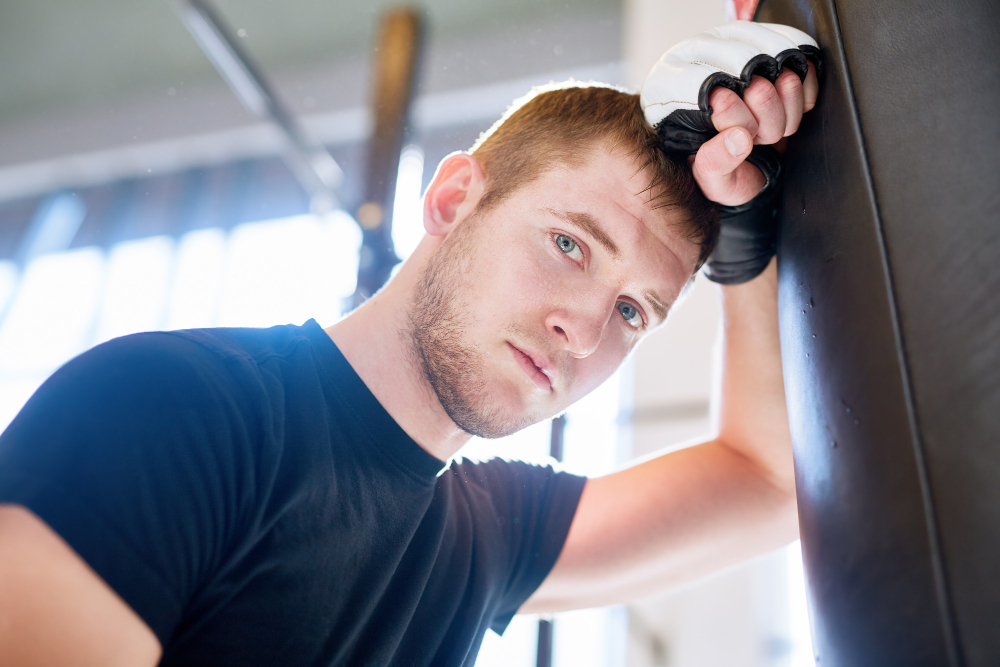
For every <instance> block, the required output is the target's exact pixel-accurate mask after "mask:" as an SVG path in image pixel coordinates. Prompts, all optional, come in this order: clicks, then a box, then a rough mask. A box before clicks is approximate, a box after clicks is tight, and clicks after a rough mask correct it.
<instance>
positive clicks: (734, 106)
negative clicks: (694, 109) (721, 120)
mask: <svg viewBox="0 0 1000 667" xmlns="http://www.w3.org/2000/svg"><path fill="white" fill-rule="evenodd" d="M708 103H709V104H710V105H711V107H712V112H713V113H714V114H717V115H721V116H727V115H731V114H732V113H733V112H739V111H740V107H742V106H743V101H742V100H740V96H739V95H737V94H736V93H734V92H733V91H731V90H729V89H728V88H722V87H719V88H716V89H715V90H713V91H712V92H711V93H710V94H709V96H708Z"/></svg>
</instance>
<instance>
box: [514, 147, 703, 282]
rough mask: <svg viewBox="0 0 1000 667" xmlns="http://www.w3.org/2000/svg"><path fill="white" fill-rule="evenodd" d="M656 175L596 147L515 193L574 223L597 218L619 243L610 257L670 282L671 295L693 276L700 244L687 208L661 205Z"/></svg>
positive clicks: (524, 202) (523, 202) (629, 270)
mask: <svg viewBox="0 0 1000 667" xmlns="http://www.w3.org/2000/svg"><path fill="white" fill-rule="evenodd" d="M652 179H653V174H652V170H650V169H641V168H640V165H639V164H638V163H637V162H636V160H634V159H633V158H631V157H629V156H627V155H622V154H619V153H615V152H612V151H608V150H606V149H604V148H603V147H598V148H595V149H594V150H593V151H592V152H591V153H590V154H589V155H588V156H586V158H585V159H584V160H582V161H581V162H580V164H577V165H572V166H569V165H554V166H552V167H551V168H550V169H548V170H546V171H545V172H543V173H542V175H541V176H539V178H537V179H536V180H534V181H532V182H530V183H528V184H526V185H525V186H524V187H523V188H522V189H521V190H520V191H519V192H518V193H516V194H514V195H513V197H512V198H514V199H518V200H520V202H519V205H520V206H525V207H527V208H529V209H530V210H532V211H538V212H540V213H541V214H542V215H548V216H549V217H552V218H557V219H560V218H561V219H563V220H566V221H568V222H570V223H572V221H573V219H574V218H579V216H580V215H581V214H583V215H585V216H587V217H589V218H591V219H592V220H594V221H596V222H597V223H598V224H599V225H600V227H601V229H602V230H603V231H604V232H605V233H606V234H607V236H608V237H610V239H611V240H612V241H614V243H615V245H616V246H618V248H619V249H620V252H619V253H617V254H616V253H613V252H607V255H608V259H609V260H610V261H613V262H614V263H617V264H618V265H619V268H620V269H621V270H622V271H623V272H625V273H626V274H627V275H628V276H631V279H632V280H634V281H638V278H637V276H642V277H644V278H645V279H646V280H645V282H649V281H650V280H654V281H656V282H661V283H663V282H666V283H668V285H665V286H664V285H661V287H660V289H661V290H663V291H666V292H667V293H665V294H664V295H663V296H664V297H665V298H669V299H670V300H671V301H673V300H674V299H675V298H676V297H677V295H678V294H679V293H680V290H681V289H682V288H683V286H684V284H686V283H687V281H688V279H689V278H690V277H691V274H692V272H693V271H694V267H695V265H696V263H697V260H698V254H699V251H700V248H699V246H698V245H697V244H696V243H693V242H692V241H690V240H688V239H687V238H685V235H684V224H685V222H686V219H687V212H686V211H684V210H682V209H679V208H678V207H674V206H663V205H662V204H663V203H664V200H663V199H657V198H656V197H655V194H656V193H654V192H651V191H650V188H649V185H650V183H651V181H652ZM574 226H576V227H581V225H578V224H577V225H574ZM583 227H584V228H585V227H586V226H585V225H584V226H583ZM591 236H592V235H591ZM594 240H596V241H597V242H598V243H597V244H596V245H600V246H605V247H604V250H605V251H607V248H606V244H604V243H602V242H601V240H600V239H594Z"/></svg>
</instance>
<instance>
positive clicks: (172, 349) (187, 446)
mask: <svg viewBox="0 0 1000 667" xmlns="http://www.w3.org/2000/svg"><path fill="white" fill-rule="evenodd" d="M241 391H242V390H241V389H240V388H239V387H238V386H233V381H232V379H231V374H227V372H226V360H224V359H221V358H219V357H218V356H216V355H215V354H213V353H212V352H210V351H208V350H207V349H205V348H203V347H202V346H200V345H199V344H197V343H194V342H192V341H190V340H186V339H184V338H182V337H179V336H175V335H171V334H162V333H161V334H139V335H135V336H128V337H125V338H119V339H116V340H114V341H111V342H109V343H105V344H103V345H100V346H98V347H96V348H94V349H92V350H90V351H89V352H86V353H84V354H83V355H81V356H79V357H77V358H76V359H74V360H72V361H70V362H69V363H68V364H66V365H65V366H64V367H62V368H61V369H60V370H58V371H57V372H56V373H55V374H53V375H52V377H50V378H49V379H48V380H47V381H46V382H45V383H44V384H43V385H42V386H41V387H40V388H39V389H38V391H37V392H36V393H35V394H34V396H33V397H32V398H31V399H30V400H29V401H28V403H27V404H26V405H25V407H24V408H23V409H22V410H21V412H20V413H19V414H18V416H17V417H16V418H15V419H14V421H13V422H12V423H11V425H10V426H9V427H8V428H7V430H6V431H5V432H4V433H3V435H0V502H9V503H17V504H20V505H23V506H25V507H27V508H28V509H30V510H31V511H32V512H34V513H35V514H36V515H37V516H39V517H40V518H41V519H42V520H44V521H45V522H46V523H47V524H48V525H49V526H51V527H52V528H53V529H54V530H55V531H56V532H57V533H59V534H60V535H61V536H62V537H63V539H65V540H66V542H68V543H69V545H70V546H71V547H72V548H73V549H74V550H75V551H76V552H77V553H78V554H79V555H80V556H81V557H82V558H83V559H84V560H85V561H87V563H88V564H89V565H90V566H91V567H92V568H93V569H94V570H95V571H96V572H97V574H98V575H100V576H101V577H102V578H103V579H104V580H105V581H106V582H107V583H108V584H109V585H110V586H111V587H112V588H113V589H114V590H115V591H116V592H117V593H118V594H119V595H120V596H121V597H122V598H123V599H124V600H125V601H126V602H127V603H128V604H129V605H130V606H131V607H132V608H133V609H134V610H135V611H136V612H137V613H138V614H139V616H141V617H142V618H143V619H144V620H145V621H146V623H147V624H148V625H149V626H150V628H151V629H152V630H153V631H154V632H155V633H156V635H157V637H158V638H159V639H160V642H161V644H163V645H166V643H167V641H168V640H169V639H170V637H171V635H172V634H173V632H174V629H175V628H176V626H177V624H178V622H179V621H180V618H181V614H182V610H183V609H184V607H185V606H186V605H187V604H188V603H189V601H190V600H191V598H192V596H194V595H195V593H196V592H197V590H198V589H199V587H200V586H201V585H202V584H203V583H204V579H205V578H206V577H207V576H208V574H209V573H210V572H211V571H212V569H213V567H214V565H215V564H216V563H217V562H218V561H219V559H220V558H222V557H223V552H224V550H225V549H226V543H227V536H228V535H230V534H231V533H232V529H233V527H234V524H235V523H236V513H237V506H238V505H239V502H240V498H239V493H240V487H241V483H240V479H239V472H238V471H240V470H241V469H243V470H246V467H247V460H246V458H247V456H249V454H248V447H247V446H246V443H247V442H248V436H247V432H246V428H247V427H246V425H245V424H243V423H242V422H241V421H240V419H239V416H238V415H239V414H240V410H239V409H238V404H239V403H240V401H245V400H246V398H245V396H246V394H245V393H241ZM240 443H243V444H242V445H241V444H240Z"/></svg>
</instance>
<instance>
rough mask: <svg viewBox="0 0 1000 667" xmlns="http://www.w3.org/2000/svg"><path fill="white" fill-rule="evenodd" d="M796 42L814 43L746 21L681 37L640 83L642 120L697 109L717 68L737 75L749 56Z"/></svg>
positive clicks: (778, 51)
mask: <svg viewBox="0 0 1000 667" xmlns="http://www.w3.org/2000/svg"><path fill="white" fill-rule="evenodd" d="M800 45H808V46H815V45H816V43H815V42H814V41H813V40H812V38H811V37H809V35H807V34H804V33H802V32H800V31H798V30H795V29H794V28H789V27H788V26H782V25H775V26H770V25H761V24H754V23H750V22H749V21H731V22H730V23H726V24H725V25H722V26H719V27H717V28H713V29H712V30H709V31H707V32H703V33H699V34H697V35H695V36H694V37H691V38H690V39H686V40H684V41H683V42H680V43H678V44H676V45H674V46H672V47H671V48H670V49H668V50H667V52H666V53H664V54H663V56H662V57H661V58H660V59H659V60H658V61H657V62H656V64H655V65H653V68H652V69H651V70H650V72H649V74H648V75H647V76H646V80H645V82H644V83H643V84H642V94H641V98H640V99H641V104H642V109H643V112H644V113H645V115H646V122H647V123H649V124H650V126H652V127H656V126H657V124H659V122H660V121H661V120H663V119H664V118H665V117H666V116H668V115H670V114H671V113H672V112H674V111H677V110H681V109H686V110H689V111H694V110H697V109H698V108H699V95H700V93H701V90H702V84H703V83H704V82H705V80H706V79H708V78H709V77H711V76H712V75H713V74H717V73H720V72H721V73H724V74H728V75H729V76H730V77H733V78H735V79H740V78H741V77H742V76H743V74H744V68H745V67H746V66H747V63H749V62H750V61H751V60H753V59H754V58H756V57H758V56H761V55H767V56H770V57H771V58H777V57H778V56H779V55H780V54H782V53H784V52H786V51H792V50H797V49H798V47H799V46H800ZM746 83H749V77H747V81H746ZM702 110H703V111H704V110H705V109H702Z"/></svg>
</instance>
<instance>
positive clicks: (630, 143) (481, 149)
mask: <svg viewBox="0 0 1000 667" xmlns="http://www.w3.org/2000/svg"><path fill="white" fill-rule="evenodd" d="M602 144H603V145H604V147H606V148H607V149H608V150H609V151H623V152H624V154H625V155H626V156H628V157H631V158H632V159H633V160H634V161H635V164H636V167H637V170H638V171H648V172H649V173H650V174H651V177H650V181H649V184H648V185H647V186H646V188H645V190H643V192H646V193H648V195H649V203H650V206H651V207H652V208H676V209H679V210H681V211H684V212H685V213H686V216H685V218H684V219H683V221H682V222H681V223H680V230H679V231H680V233H681V234H682V235H683V236H684V237H685V238H687V239H689V240H690V241H692V242H694V243H697V244H698V245H700V246H701V252H700V254H699V258H698V268H700V267H701V265H702V264H703V263H704V262H705V260H706V259H707V258H708V255H709V254H710V253H711V252H712V249H713V248H714V247H715V242H716V240H717V239H718V236H719V219H718V216H717V214H716V212H715V207H714V206H713V205H712V204H711V202H709V201H708V200H707V199H706V198H705V196H704V195H703V194H702V193H701V190H700V189H699V188H698V185H697V183H695V180H694V176H693V175H692V174H691V169H690V167H689V166H688V163H687V160H686V158H685V157H683V156H680V157H678V156H674V155H671V154H668V153H666V152H665V151H664V150H663V148H662V147H661V143H660V139H659V137H658V136H657V134H656V132H655V131H654V130H653V129H652V128H651V127H650V126H649V125H648V124H647V123H646V120H645V118H644V117H643V113H642V108H641V107H640V105H639V96H638V95H635V94H631V93H628V92H625V91H623V90H621V89H618V88H613V87H611V86H608V85H605V84H598V83H590V82H588V83H580V82H575V81H569V82H564V83H558V84H549V85H547V86H539V87H536V88H533V89H532V90H531V92H530V93H528V94H527V95H525V96H524V97H522V98H520V99H518V100H515V101H514V103H513V104H512V105H511V107H510V108H509V109H508V110H507V112H506V113H505V114H504V115H503V117H501V118H500V120H498V121H497V122H496V123H494V124H493V127H491V128H490V129H489V130H487V131H486V132H484V133H483V134H482V135H480V137H479V139H478V140H477V141H476V143H475V144H474V145H473V146H472V148H471V149H470V151H469V152H470V153H472V155H474V156H475V158H476V160H477V161H478V162H479V164H480V166H481V167H482V169H483V172H484V173H485V175H486V184H485V188H486V190H485V192H484V193H483V197H482V199H480V203H479V207H480V209H482V210H488V209H490V208H492V207H493V206H496V205H497V204H499V203H500V202H502V201H503V200H505V199H506V198H507V197H509V196H510V195H511V194H512V193H514V192H515V191H516V190H517V189H518V188H520V187H523V186H524V185H526V184H527V183H529V182H531V181H533V180H535V179H537V178H538V177H540V176H541V175H542V174H544V173H545V171H546V170H548V169H550V168H552V167H553V166H555V165H564V166H568V167H575V166H579V165H581V164H583V163H584V162H585V160H586V159H587V158H588V157H590V156H591V155H593V153H594V149H595V148H597V147H599V146H601V145H602ZM696 271H697V268H696Z"/></svg>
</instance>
